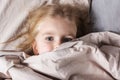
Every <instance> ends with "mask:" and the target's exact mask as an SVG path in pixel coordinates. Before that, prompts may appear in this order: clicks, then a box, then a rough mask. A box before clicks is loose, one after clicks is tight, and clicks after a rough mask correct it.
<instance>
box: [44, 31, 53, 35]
mask: <svg viewBox="0 0 120 80" xmlns="http://www.w3.org/2000/svg"><path fill="white" fill-rule="evenodd" d="M53 34H54V33H52V32H47V33H43V36H44V35H53Z"/></svg>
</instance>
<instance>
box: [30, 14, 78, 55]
mask: <svg viewBox="0 0 120 80" xmlns="http://www.w3.org/2000/svg"><path fill="white" fill-rule="evenodd" d="M36 26H37V27H38V28H37V29H38V34H37V36H36V37H35V41H34V43H33V44H32V47H33V51H34V54H41V53H44V52H50V51H53V50H55V49H56V48H57V47H59V46H60V44H62V43H64V42H68V41H71V40H72V39H74V38H75V37H76V33H77V27H76V24H75V23H74V22H73V21H70V20H68V19H66V18H62V17H60V16H56V17H54V18H52V17H47V18H45V19H43V20H42V21H41V22H39V23H38V24H37V25H36Z"/></svg>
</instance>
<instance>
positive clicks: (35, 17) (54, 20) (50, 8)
mask: <svg viewBox="0 0 120 80" xmlns="http://www.w3.org/2000/svg"><path fill="white" fill-rule="evenodd" d="M84 12H85V11H83V10H81V9H80V8H78V7H77V6H71V5H62V4H56V5H44V6H41V7H40V8H38V9H36V10H34V11H32V12H30V14H29V16H28V17H27V19H26V21H25V22H24V23H23V25H22V27H23V28H25V29H26V30H24V31H21V32H20V33H18V34H17V35H16V37H15V38H14V39H12V41H13V40H16V39H20V38H21V37H22V38H24V41H23V42H22V43H20V45H19V46H18V47H20V49H21V51H24V52H26V53H27V54H28V55H39V54H43V53H46V52H50V51H53V50H56V49H57V47H59V46H60V44H62V43H65V42H68V41H71V40H73V39H75V38H78V37H80V36H81V35H82V34H83V32H82V28H84V26H85V25H86V21H87V19H88V18H87V15H86V14H84ZM1 59H2V58H1ZM17 59H18V58H17ZM2 60H3V59H2ZM6 63H7V62H6ZM1 65H4V66H6V64H2V63H1ZM4 66H3V68H4ZM12 66H13V65H12ZM21 69H22V68H21ZM21 69H17V70H16V67H12V68H11V66H10V67H9V66H8V67H7V69H5V70H6V71H7V70H9V74H10V75H11V77H12V78H14V74H15V78H16V76H17V77H20V78H22V79H21V80H23V78H24V76H22V77H21V76H19V74H20V73H19V72H20V70H21ZM24 69H26V70H22V72H23V73H24V74H25V72H26V71H28V72H29V71H30V70H29V68H24ZM22 72H21V74H22ZM31 73H32V72H31ZM33 73H34V72H33ZM12 74H13V75H12ZM26 75H27V76H28V78H29V74H28V73H26ZM34 75H35V74H34ZM34 75H33V76H34ZM33 78H34V77H33ZM24 79H26V78H24ZM39 80H40V79H39Z"/></svg>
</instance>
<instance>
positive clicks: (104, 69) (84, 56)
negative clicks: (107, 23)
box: [0, 32, 120, 80]
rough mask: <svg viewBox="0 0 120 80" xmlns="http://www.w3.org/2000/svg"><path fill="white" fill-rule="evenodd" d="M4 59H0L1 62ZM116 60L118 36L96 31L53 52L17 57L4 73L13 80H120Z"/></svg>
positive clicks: (117, 61)
mask: <svg viewBox="0 0 120 80" xmlns="http://www.w3.org/2000/svg"><path fill="white" fill-rule="evenodd" d="M1 53H2V52H0V55H1ZM7 53H9V52H7ZM9 54H11V53H9ZM22 54H24V53H22ZM2 55H4V54H2ZM5 56H6V55H4V56H0V60H1V61H2V60H3V57H5ZM16 56H18V55H16ZM21 56H23V55H21ZM119 57H120V35H118V34H115V33H111V32H98V33H91V34H88V35H86V36H83V37H81V38H78V39H76V40H73V41H71V42H67V43H64V44H62V45H61V46H60V47H58V48H57V49H56V50H55V51H52V52H47V53H44V54H41V55H37V56H31V57H29V58H26V57H25V56H24V57H23V59H22V60H21V58H20V57H19V59H20V60H21V61H20V62H17V63H14V66H12V67H11V68H9V69H8V71H7V72H8V73H9V74H8V75H9V77H10V78H12V80H57V79H61V80H120V64H119V63H120V58H119ZM4 60H5V59H4ZM4 60H3V61H4ZM14 60H15V59H14ZM6 61H7V62H8V60H7V59H6ZM11 61H12V62H14V61H13V60H9V62H11ZM0 65H1V66H2V65H3V64H0ZM4 66H5V65H4ZM6 66H7V65H6ZM0 68H1V67H0ZM36 71H37V72H36ZM0 72H1V73H2V74H4V75H7V74H5V72H2V71H0ZM41 73H42V74H41ZM43 74H45V75H43ZM20 75H21V76H20ZM46 75H49V76H52V77H54V78H56V79H52V78H49V76H46ZM40 78H41V79H40Z"/></svg>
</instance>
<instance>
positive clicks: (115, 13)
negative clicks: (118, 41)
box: [91, 0, 120, 34]
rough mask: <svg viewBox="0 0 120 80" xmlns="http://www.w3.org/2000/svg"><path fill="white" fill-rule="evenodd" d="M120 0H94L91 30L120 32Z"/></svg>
mask: <svg viewBox="0 0 120 80" xmlns="http://www.w3.org/2000/svg"><path fill="white" fill-rule="evenodd" d="M119 7H120V0H92V5H91V21H92V28H91V31H92V32H93V31H113V32H116V33H119V34H120V9H119Z"/></svg>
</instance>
